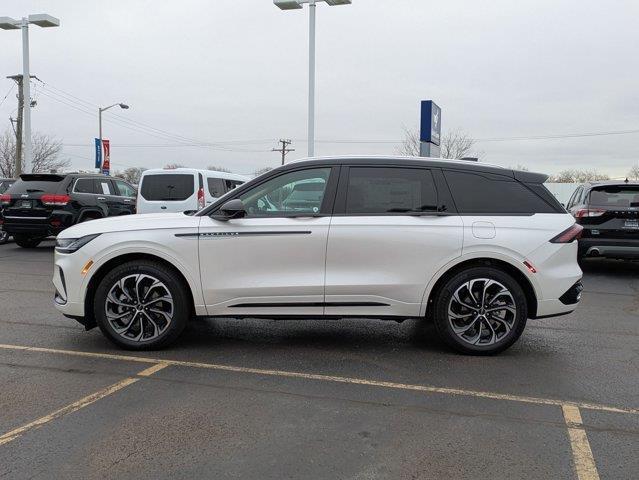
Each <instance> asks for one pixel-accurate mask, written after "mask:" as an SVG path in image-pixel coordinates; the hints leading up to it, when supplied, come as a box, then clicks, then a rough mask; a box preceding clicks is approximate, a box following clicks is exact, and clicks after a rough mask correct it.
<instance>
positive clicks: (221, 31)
mask: <svg viewBox="0 0 639 480" xmlns="http://www.w3.org/2000/svg"><path fill="white" fill-rule="evenodd" d="M29 13H49V14H51V15H54V16H56V17H58V18H60V19H61V22H62V26H61V27H60V28H52V29H41V28H39V27H36V26H33V27H32V28H31V37H30V38H31V71H32V74H35V75H37V76H38V77H39V78H40V79H41V80H42V81H43V82H44V85H43V84H41V83H39V82H37V81H36V82H34V90H33V92H32V96H33V97H34V99H35V100H37V106H36V107H35V108H34V109H33V114H32V115H33V119H32V123H33V128H34V130H37V131H40V132H43V133H47V134H50V135H53V136H55V137H57V138H58V139H60V140H61V141H62V143H63V144H64V151H63V153H64V155H65V156H68V158H69V159H70V160H71V161H72V164H73V166H74V167H76V168H91V167H92V165H93V147H92V142H93V138H94V137H95V136H97V130H98V122H97V106H98V105H102V106H105V105H109V104H111V103H114V102H119V101H122V102H125V103H128V104H130V105H131V108H130V109H129V110H126V111H124V110H119V111H115V109H112V110H110V111H109V112H107V113H105V114H104V120H105V122H104V137H105V138H109V139H111V142H112V145H113V146H112V168H114V169H123V168H126V167H127V166H143V167H147V168H148V167H161V166H164V165H165V164H166V163H170V162H177V163H182V164H185V165H188V166H192V167H199V168H205V167H206V166H208V165H219V166H223V167H226V168H229V169H231V170H233V171H235V172H238V173H251V172H253V171H255V170H256V169H258V168H262V167H265V166H276V165H277V164H278V162H279V154H278V153H273V152H271V151H270V150H271V148H273V147H276V146H277V145H276V141H277V139H279V138H292V139H293V140H294V145H293V147H294V148H296V151H295V152H293V153H291V154H289V158H301V157H304V156H305V154H306V142H305V140H306V112H307V110H306V108H307V104H306V102H307V100H306V95H307V68H308V67H307V58H308V57H307V55H308V51H307V48H308V41H307V35H308V9H307V8H304V9H303V10H295V11H288V12H282V11H280V10H279V9H277V8H276V7H275V6H274V5H273V2H272V0H214V1H213V0H181V1H180V2H170V1H160V0H155V1H151V0H126V1H124V0H109V1H108V2H105V1H98V0H84V1H78V0H56V1H52V0H49V1H38V0H3V1H2V2H1V3H0V16H5V15H6V16H12V17H14V18H18V17H21V16H23V15H25V14H29ZM317 13H318V28H317V42H318V53H317V54H318V59H317V85H318V86H317V134H316V135H317V138H318V144H317V148H316V153H317V154H318V155H333V154H358V153H364V154H391V153H394V151H395V150H396V148H397V145H398V144H399V143H401V140H402V138H403V128H404V127H405V126H406V127H416V126H417V125H418V123H419V101H420V100H422V99H434V100H435V101H436V102H437V103H438V104H439V105H440V106H441V107H442V110H443V113H442V119H443V126H444V130H446V129H452V128H460V129H463V130H465V131H466V132H468V133H469V134H470V135H472V136H473V137H474V138H476V139H478V140H479V143H478V145H477V148H478V150H480V151H482V152H483V158H484V160H485V161H487V162H490V163H497V164H502V165H506V166H508V165H511V166H514V165H518V164H521V165H525V166H527V167H528V168H530V169H531V170H537V171H543V172H547V173H553V172H557V171H558V170H561V169H564V168H597V169H598V170H600V171H604V172H607V173H609V174H611V175H612V176H624V175H625V173H626V172H627V171H628V170H629V168H630V167H631V166H632V165H633V164H637V162H638V161H639V94H638V92H639V57H638V56H637V47H638V46H639V31H638V30H637V18H639V2H637V1H636V0H610V1H608V2H601V1H600V0H534V1H532V0H518V1H516V2H513V1H512V0H492V1H490V2H477V1H476V0H446V1H438V2H435V1H425V0H353V5H350V6H343V7H329V6H328V5H326V4H323V3H322V4H320V5H319V6H318V8H317ZM21 68H22V63H21V39H20V34H19V32H18V31H4V30H0V87H1V88H0V102H1V105H0V130H3V129H4V128H5V127H9V119H8V117H9V116H10V115H14V116H15V111H16V99H15V90H14V91H12V92H11V93H9V95H8V96H7V98H6V99H5V100H4V101H3V99H4V98H5V94H6V93H7V92H8V91H9V90H10V88H11V86H12V82H11V81H10V80H7V79H5V78H4V77H6V76H7V75H11V74H15V73H20V72H21ZM113 113H115V114H117V115H118V116H115V115H113ZM626 130H636V133H630V134H625V135H605V136H589V137H572V138H564V139H536V140H534V139H533V140H530V139H529V140H513V139H512V137H530V136H533V137H534V136H552V135H571V134H583V133H596V132H618V131H626ZM496 139H499V140H496ZM504 139H505V140H504ZM355 142H361V143H355Z"/></svg>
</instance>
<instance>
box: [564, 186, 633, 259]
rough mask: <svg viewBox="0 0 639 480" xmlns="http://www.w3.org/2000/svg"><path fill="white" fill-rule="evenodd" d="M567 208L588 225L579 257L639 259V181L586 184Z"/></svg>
mask: <svg viewBox="0 0 639 480" xmlns="http://www.w3.org/2000/svg"><path fill="white" fill-rule="evenodd" d="M566 208H567V209H568V211H569V212H570V213H572V214H573V215H574V217H575V219H576V221H577V223H578V224H580V225H581V226H582V227H583V228H584V230H583V235H582V237H581V238H580V239H579V253H578V255H579V258H583V257H607V258H621V259H638V258H639V182H630V181H628V180H626V181H625V182H618V181H617V182H610V181H607V182H593V183H584V184H582V185H580V186H578V187H577V188H576V190H575V191H574V193H573V194H572V196H571V197H570V200H569V201H568V204H567V205H566Z"/></svg>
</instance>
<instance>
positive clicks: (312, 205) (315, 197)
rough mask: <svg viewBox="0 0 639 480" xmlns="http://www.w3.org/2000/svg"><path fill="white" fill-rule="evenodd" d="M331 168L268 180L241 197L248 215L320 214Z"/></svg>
mask: <svg viewBox="0 0 639 480" xmlns="http://www.w3.org/2000/svg"><path fill="white" fill-rule="evenodd" d="M330 174H331V169H330V168H313V169H308V170H298V171H296V172H290V173H285V174H283V175H280V176H278V177H275V178H272V179H271V180H268V181H266V182H264V183H262V184H260V185H258V186H256V187H254V188H252V189H251V190H249V191H248V192H245V193H244V194H242V195H241V196H240V197H239V198H240V200H242V202H244V205H245V206H246V209H247V213H248V216H249V217H250V216H286V215H287V214H306V213H308V214H311V215H313V214H317V213H320V210H321V208H322V202H323V201H324V193H325V192H326V185H327V184H328V178H329V176H330Z"/></svg>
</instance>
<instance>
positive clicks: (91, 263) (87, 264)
mask: <svg viewBox="0 0 639 480" xmlns="http://www.w3.org/2000/svg"><path fill="white" fill-rule="evenodd" d="M92 266H93V260H89V261H88V262H87V263H86V264H85V265H84V268H82V271H81V272H80V273H81V274H82V275H86V274H87V272H88V271H89V270H91V267H92Z"/></svg>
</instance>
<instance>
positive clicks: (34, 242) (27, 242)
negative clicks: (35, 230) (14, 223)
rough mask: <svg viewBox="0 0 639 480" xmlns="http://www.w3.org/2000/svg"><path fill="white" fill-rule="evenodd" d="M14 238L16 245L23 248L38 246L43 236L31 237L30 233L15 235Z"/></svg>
mask: <svg viewBox="0 0 639 480" xmlns="http://www.w3.org/2000/svg"><path fill="white" fill-rule="evenodd" d="M13 240H14V241H15V242H16V245H18V246H19V247H22V248H36V247H37V246H38V245H40V242H42V238H41V237H30V236H28V235H14V236H13Z"/></svg>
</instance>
